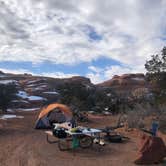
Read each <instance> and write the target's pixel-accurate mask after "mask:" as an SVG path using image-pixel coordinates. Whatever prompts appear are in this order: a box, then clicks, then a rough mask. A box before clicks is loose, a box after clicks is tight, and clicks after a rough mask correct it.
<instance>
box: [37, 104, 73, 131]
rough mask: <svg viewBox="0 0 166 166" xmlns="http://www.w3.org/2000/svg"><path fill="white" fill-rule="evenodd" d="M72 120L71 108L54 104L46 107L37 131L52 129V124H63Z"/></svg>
mask: <svg viewBox="0 0 166 166" xmlns="http://www.w3.org/2000/svg"><path fill="white" fill-rule="evenodd" d="M71 119H72V112H71V110H70V108H69V107H67V106H66V105H63V104H59V103H53V104H50V105H48V106H47V107H44V108H43V109H42V110H41V112H40V114H39V117H38V120H37V122H36V126H35V128H36V129H45V128H51V127H52V126H51V123H52V122H54V123H63V122H67V121H70V120H71Z"/></svg>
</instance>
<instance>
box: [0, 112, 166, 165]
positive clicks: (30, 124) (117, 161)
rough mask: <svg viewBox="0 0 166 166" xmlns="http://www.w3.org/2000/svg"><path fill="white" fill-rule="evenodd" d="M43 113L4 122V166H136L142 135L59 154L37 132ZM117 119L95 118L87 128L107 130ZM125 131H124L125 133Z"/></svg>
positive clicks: (0, 156) (0, 134) (0, 148)
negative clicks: (36, 128) (125, 140)
mask: <svg viewBox="0 0 166 166" xmlns="http://www.w3.org/2000/svg"><path fill="white" fill-rule="evenodd" d="M38 113H39V112H23V113H22V112H17V113H16V114H17V115H20V116H24V118H23V119H8V120H0V125H1V126H0V166H133V165H134V164H133V160H134V159H135V156H136V153H137V150H138V148H137V143H138V141H139V139H138V133H137V132H134V131H133V132H129V133H125V135H126V136H129V137H130V138H131V139H130V141H128V142H124V143H119V144H117V143H116V144H115V143H109V144H107V145H105V146H104V147H101V148H99V147H98V145H94V146H93V148H90V149H76V150H75V151H74V153H73V152H72V151H65V152H62V151H59V149H58V147H57V145H56V144H48V143H47V141H46V134H45V133H44V131H41V130H35V129H34V124H35V121H36V119H37V115H38ZM116 119H117V118H116V117H108V116H105V117H104V116H103V117H93V116H91V122H89V123H84V124H83V125H84V126H91V127H99V128H101V127H104V126H109V125H115V124H116ZM121 131H122V132H123V130H121ZM160 165H161V166H162V165H166V164H164V163H163V164H160Z"/></svg>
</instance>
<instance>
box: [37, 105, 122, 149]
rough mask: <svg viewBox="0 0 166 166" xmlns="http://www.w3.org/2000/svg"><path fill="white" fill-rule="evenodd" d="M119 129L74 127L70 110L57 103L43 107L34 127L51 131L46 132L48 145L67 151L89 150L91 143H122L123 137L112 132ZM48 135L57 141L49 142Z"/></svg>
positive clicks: (118, 126)
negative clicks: (54, 145) (52, 144)
mask: <svg viewBox="0 0 166 166" xmlns="http://www.w3.org/2000/svg"><path fill="white" fill-rule="evenodd" d="M120 127H122V126H120V125H117V126H116V127H106V128H103V129H93V128H87V127H82V126H77V127H76V123H75V120H74V118H73V114H72V112H71V110H70V108H69V107H67V106H66V105H63V104H58V103H53V104H50V105H48V106H47V107H44V108H43V109H42V110H41V112H40V114H39V117H38V119H37V122H36V126H35V128H36V129H51V131H46V134H47V141H48V142H49V143H58V147H59V149H60V150H69V149H73V148H76V147H81V148H89V147H91V146H92V145H93V143H96V144H99V145H102V146H103V145H105V143H104V140H105V141H107V142H116V143H119V142H122V139H123V138H124V137H123V136H122V135H120V134H118V133H116V132H114V129H117V128H120ZM104 134H105V135H104ZM49 135H51V136H54V137H56V138H58V141H51V140H50V139H49ZM101 135H102V137H103V135H104V140H103V139H102V138H101ZM69 145H71V146H69Z"/></svg>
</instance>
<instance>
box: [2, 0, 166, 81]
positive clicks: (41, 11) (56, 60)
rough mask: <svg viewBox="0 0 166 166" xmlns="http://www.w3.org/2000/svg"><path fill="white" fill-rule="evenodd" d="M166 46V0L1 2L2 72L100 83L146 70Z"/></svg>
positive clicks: (23, 0)
mask: <svg viewBox="0 0 166 166" xmlns="http://www.w3.org/2000/svg"><path fill="white" fill-rule="evenodd" d="M164 45H166V0H123V1H120V0H82V1H80V0H0V70H2V71H5V72H14V73H25V72H26V73H33V74H35V75H45V76H53V77H71V76H73V75H81V76H86V77H89V78H91V80H92V82H94V83H98V82H101V81H103V80H107V79H110V78H111V77H112V76H113V75H115V74H117V75H120V74H123V73H136V72H139V73H140V72H145V69H144V64H145V61H146V60H147V59H149V58H150V55H151V54H155V53H157V52H159V51H160V50H161V49H162V47H163V46H164Z"/></svg>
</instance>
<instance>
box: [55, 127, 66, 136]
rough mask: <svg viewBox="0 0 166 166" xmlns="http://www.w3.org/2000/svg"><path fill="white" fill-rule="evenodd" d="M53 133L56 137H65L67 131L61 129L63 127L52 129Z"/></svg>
mask: <svg viewBox="0 0 166 166" xmlns="http://www.w3.org/2000/svg"><path fill="white" fill-rule="evenodd" d="M53 135H54V136H55V137H57V138H66V137H67V133H66V132H65V129H63V128H58V129H53Z"/></svg>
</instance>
